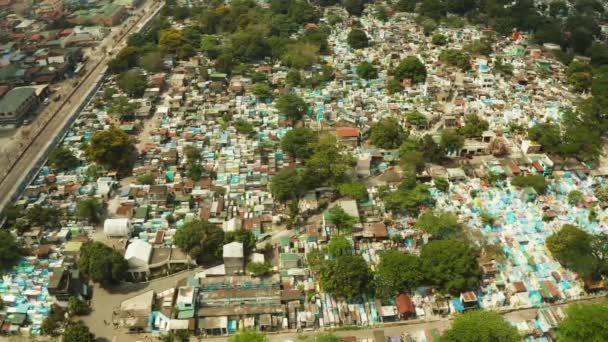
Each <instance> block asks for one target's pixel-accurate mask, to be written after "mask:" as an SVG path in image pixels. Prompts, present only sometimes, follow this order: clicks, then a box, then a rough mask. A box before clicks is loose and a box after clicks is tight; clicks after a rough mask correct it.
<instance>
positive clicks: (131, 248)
mask: <svg viewBox="0 0 608 342" xmlns="http://www.w3.org/2000/svg"><path fill="white" fill-rule="evenodd" d="M151 256H152V245H150V244H149V243H147V242H145V241H143V240H135V241H133V242H131V243H130V244H129V245H128V246H127V250H126V252H125V260H127V263H128V264H129V270H128V272H129V274H130V275H131V277H132V278H133V279H134V280H142V279H147V277H148V275H149V274H150V267H149V265H150V257H151Z"/></svg>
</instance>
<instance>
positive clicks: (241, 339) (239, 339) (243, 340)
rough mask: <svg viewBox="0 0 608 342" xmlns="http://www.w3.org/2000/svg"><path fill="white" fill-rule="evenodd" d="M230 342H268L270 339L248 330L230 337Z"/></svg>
mask: <svg viewBox="0 0 608 342" xmlns="http://www.w3.org/2000/svg"><path fill="white" fill-rule="evenodd" d="M228 342H268V338H267V337H266V335H264V334H263V333H261V332H259V331H255V330H251V329H247V330H243V331H240V332H238V333H236V334H234V335H232V336H230V338H228Z"/></svg>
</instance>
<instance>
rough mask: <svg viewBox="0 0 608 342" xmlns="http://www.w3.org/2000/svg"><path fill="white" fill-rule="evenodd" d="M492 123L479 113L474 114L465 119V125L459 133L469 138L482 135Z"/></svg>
mask: <svg viewBox="0 0 608 342" xmlns="http://www.w3.org/2000/svg"><path fill="white" fill-rule="evenodd" d="M489 127H490V124H489V123H488V122H487V121H486V120H483V119H481V118H479V116H477V115H472V116H469V117H466V118H465V119H464V126H463V127H462V128H460V130H459V133H460V134H462V135H464V136H465V137H467V138H476V137H481V135H482V134H483V132H484V131H487V130H488V128H489Z"/></svg>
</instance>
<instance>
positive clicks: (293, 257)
mask: <svg viewBox="0 0 608 342" xmlns="http://www.w3.org/2000/svg"><path fill="white" fill-rule="evenodd" d="M280 259H281V261H298V260H300V257H299V256H298V255H297V254H294V253H281V256H280Z"/></svg>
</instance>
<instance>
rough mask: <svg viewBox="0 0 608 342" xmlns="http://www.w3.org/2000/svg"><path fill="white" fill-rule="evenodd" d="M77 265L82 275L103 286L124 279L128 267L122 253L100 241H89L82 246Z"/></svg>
mask: <svg viewBox="0 0 608 342" xmlns="http://www.w3.org/2000/svg"><path fill="white" fill-rule="evenodd" d="M79 267H80V271H81V272H82V273H83V274H84V275H86V276H88V277H89V278H90V279H91V280H92V281H94V282H96V283H100V284H101V285H103V286H106V285H112V284H116V283H118V282H120V281H122V280H124V279H125V278H126V276H127V270H128V269H129V265H128V264H127V261H126V260H125V258H124V257H123V255H122V254H120V253H119V252H118V251H116V250H115V249H112V248H110V247H108V246H106V245H104V244H103V243H101V242H89V243H86V244H84V245H83V246H82V249H81V250H80V261H79Z"/></svg>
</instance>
